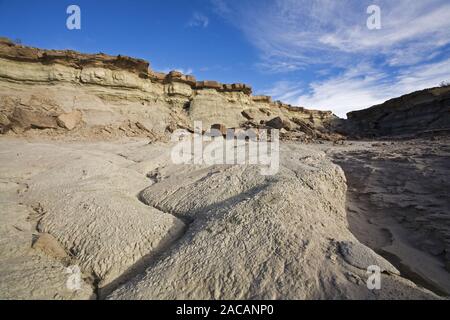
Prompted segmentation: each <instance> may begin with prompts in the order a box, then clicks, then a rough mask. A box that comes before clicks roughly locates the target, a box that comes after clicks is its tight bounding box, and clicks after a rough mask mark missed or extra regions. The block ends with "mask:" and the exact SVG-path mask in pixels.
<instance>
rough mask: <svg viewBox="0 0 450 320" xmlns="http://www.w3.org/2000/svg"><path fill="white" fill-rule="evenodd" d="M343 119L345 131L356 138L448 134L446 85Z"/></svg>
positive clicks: (448, 90) (449, 115)
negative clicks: (345, 125) (428, 133)
mask: <svg viewBox="0 0 450 320" xmlns="http://www.w3.org/2000/svg"><path fill="white" fill-rule="evenodd" d="M347 117H348V121H347V128H348V132H349V133H351V134H353V135H360V136H394V135H404V134H415V133H421V132H427V131H450V86H442V87H437V88H431V89H426V90H422V91H417V92H414V93H411V94H408V95H405V96H402V97H399V98H395V99H391V100H389V101H386V102H385V103H383V104H381V105H377V106H373V107H371V108H369V109H365V110H361V111H354V112H350V113H349V114H348V115H347Z"/></svg>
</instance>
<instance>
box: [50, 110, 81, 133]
mask: <svg viewBox="0 0 450 320" xmlns="http://www.w3.org/2000/svg"><path fill="white" fill-rule="evenodd" d="M81 119H82V115H81V112H80V111H78V110H76V111H72V112H69V113H64V114H61V115H59V116H58V118H57V119H56V121H57V123H58V125H59V126H60V127H62V128H65V129H67V130H73V129H75V127H76V126H78V124H80V122H81Z"/></svg>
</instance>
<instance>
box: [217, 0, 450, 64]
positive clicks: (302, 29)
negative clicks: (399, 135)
mask: <svg viewBox="0 0 450 320" xmlns="http://www.w3.org/2000/svg"><path fill="white" fill-rule="evenodd" d="M374 2H375V3H376V4H377V5H378V6H380V8H381V25H382V28H381V30H369V29H368V28H367V26H366V20H367V18H368V17H369V15H368V14H367V12H366V9H367V7H368V6H369V5H371V4H373V3H374ZM213 3H214V4H215V7H216V12H218V13H219V14H221V15H222V16H224V17H225V18H226V19H227V20H228V21H230V22H231V23H234V24H235V25H237V26H238V27H239V28H240V29H241V30H242V31H243V32H244V33H245V35H246V36H247V37H248V39H249V40H250V41H251V42H252V43H253V44H254V45H255V46H256V47H257V48H258V49H260V52H261V59H262V63H260V64H259V65H260V66H262V67H264V66H268V67H269V69H275V68H274V66H275V67H277V68H279V70H280V71H294V70H298V69H302V68H304V67H305V66H307V65H309V64H312V63H319V64H323V63H333V64H336V63H339V64H344V65H345V63H348V62H349V61H354V59H355V56H356V57H357V58H358V59H362V58H371V57H374V56H379V55H380V54H381V55H383V56H384V57H385V59H386V61H387V62H388V63H390V64H393V65H411V64H416V63H418V62H420V61H422V60H426V59H428V58H429V57H430V55H432V53H433V52H434V51H435V50H436V49H437V48H439V47H443V46H445V45H447V44H449V43H450V19H449V18H448V17H450V3H449V2H448V0H421V1H410V0H396V1H392V0H378V1H374V0H370V1H369V0H364V1H352V0H340V1H335V0H315V1H311V0H274V1H264V0H262V1H258V2H257V3H256V4H255V2H254V1H253V2H249V1H246V0H242V1H239V3H236V2H224V1H221V0H213Z"/></svg>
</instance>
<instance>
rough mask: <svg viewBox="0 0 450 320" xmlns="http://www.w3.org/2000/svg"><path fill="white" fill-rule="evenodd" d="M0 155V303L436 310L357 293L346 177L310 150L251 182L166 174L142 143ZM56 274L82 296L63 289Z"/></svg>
mask: <svg viewBox="0 0 450 320" xmlns="http://www.w3.org/2000/svg"><path fill="white" fill-rule="evenodd" d="M0 144H1V146H2V148H1V152H0V163H1V164H2V165H1V167H0V168H1V169H0V178H1V180H0V181H1V182H2V188H4V189H5V190H8V192H2V198H1V200H2V202H1V207H2V210H1V212H2V216H1V219H2V228H1V229H0V230H1V232H2V243H1V247H0V250H1V252H2V255H1V261H0V264H1V267H2V273H0V278H1V279H0V280H1V281H0V283H1V286H2V287H1V290H0V295H1V297H2V298H26V299H33V298H44V299H55V298H66V299H88V298H101V299H103V298H108V299H396V298H409V299H425V298H426V299H436V298H438V296H436V295H435V294H434V293H432V292H431V291H428V290H426V289H423V288H421V287H418V286H416V285H415V284H414V283H413V282H411V281H409V280H407V279H405V278H403V277H402V276H401V275H400V276H399V275H396V274H392V273H386V274H385V273H383V274H382V275H381V277H382V283H383V288H384V290H375V291H371V290H368V289H367V286H366V280H367V274H366V269H365V266H364V265H361V263H363V262H364V261H365V260H359V264H358V265H357V266H355V263H349V261H348V259H346V258H345V256H343V255H342V251H341V250H340V243H343V242H348V243H354V244H355V245H356V246H357V248H359V249H361V250H363V251H364V252H366V251H368V250H370V249H368V248H366V247H365V246H364V245H363V244H361V243H360V242H359V241H358V240H357V239H356V238H355V237H354V236H353V234H352V233H351V231H350V229H349V226H348V222H347V216H346V208H345V202H346V191H347V187H346V179H345V175H344V172H343V171H342V169H341V168H340V167H339V166H337V165H335V164H333V163H332V162H331V161H330V159H329V158H328V157H327V156H326V154H325V153H324V152H322V151H319V150H318V149H317V148H315V147H313V146H304V145H300V144H293V143H291V144H289V143H283V144H282V145H281V147H280V168H279V172H278V173H277V174H276V175H273V176H263V175H261V173H260V168H259V167H258V166H255V165H240V166H230V165H212V166H204V165H175V164H173V163H172V162H171V160H170V152H171V146H170V145H169V144H150V145H149V144H148V141H145V140H140V139H138V140H125V141H121V142H114V143H112V142H91V143H89V142H69V141H58V142H57V141H39V140H33V141H25V140H23V139H11V138H8V139H1V141H0ZM40 238H41V239H42V238H43V239H44V240H45V241H44V240H41V243H39V242H37V245H33V243H36V242H35V241H36V240H39V239H40ZM46 238H47V239H46ZM8 239H9V240H8ZM16 239H21V240H20V245H18V242H17V241H18V240H16ZM63 252H65V253H66V254H67V257H64V254H63ZM370 253H371V257H372V258H374V259H375V260H376V261H382V259H383V258H381V257H379V256H378V255H377V254H376V253H375V252H372V251H370ZM18 257H20V259H22V260H23V261H25V262H23V263H22V262H20V261H22V260H20V259H19V258H18ZM361 261H362V262H361ZM367 262H368V263H369V262H370V263H372V262H373V261H372V260H370V261H367ZM68 264H70V265H77V266H79V267H80V268H81V271H82V273H83V287H82V289H80V290H75V291H70V290H67V287H66V281H67V275H66V274H65V271H66V270H65V269H66V267H67V266H68ZM363 264H364V263H363ZM367 267H368V266H367ZM31 268H32V269H33V272H32V273H30V272H29V270H30V269H31ZM48 269H51V270H52V271H51V272H48ZM5 270H12V271H8V272H3V271H5ZM393 273H395V272H393ZM40 274H45V275H46V276H45V277H44V276H42V277H40V276H39V275H40ZM19 277H20V281H19V282H20V283H22V285H18V282H17V281H18V280H17V279H19ZM36 279H37V280H36ZM34 285H36V286H37V287H38V288H39V289H34V290H30V286H31V287H33V286H34Z"/></svg>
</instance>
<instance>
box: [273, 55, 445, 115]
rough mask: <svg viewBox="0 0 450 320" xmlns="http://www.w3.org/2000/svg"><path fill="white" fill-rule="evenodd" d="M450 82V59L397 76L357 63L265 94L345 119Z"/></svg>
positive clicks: (403, 71)
mask: <svg viewBox="0 0 450 320" xmlns="http://www.w3.org/2000/svg"><path fill="white" fill-rule="evenodd" d="M442 81H450V58H449V59H447V60H444V61H441V62H437V63H430V64H425V65H422V66H414V67H409V68H408V69H406V70H402V71H400V72H398V73H397V74H395V75H391V74H388V73H385V72H380V71H377V70H376V69H373V68H372V67H371V66H369V65H358V66H355V67H354V68H353V69H351V70H347V71H346V72H344V73H343V74H341V75H338V76H335V77H331V78H329V79H327V80H324V81H318V82H313V83H311V84H310V85H309V90H308V91H309V92H306V90H304V88H303V86H301V85H298V84H295V83H291V82H286V81H281V82H278V83H276V84H275V85H274V86H273V88H271V89H268V90H266V91H264V94H269V95H273V96H274V98H275V99H280V100H283V101H286V102H288V103H291V104H293V105H297V106H303V107H309V108H314V109H319V110H333V111H334V113H335V114H337V115H338V116H340V117H342V118H344V117H345V116H346V114H347V113H348V112H350V111H355V110H358V109H364V108H367V107H370V106H373V105H376V104H380V103H383V102H384V101H386V100H388V99H390V98H392V97H398V96H401V95H404V94H407V93H410V92H413V91H416V90H421V89H425V88H430V87H435V86H438V85H439V84H440V82H442Z"/></svg>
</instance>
